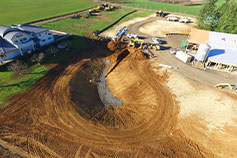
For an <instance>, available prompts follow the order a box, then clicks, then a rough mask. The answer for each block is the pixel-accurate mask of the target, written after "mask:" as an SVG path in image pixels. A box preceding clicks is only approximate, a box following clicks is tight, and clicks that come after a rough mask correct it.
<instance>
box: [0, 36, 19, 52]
mask: <svg viewBox="0 0 237 158" xmlns="http://www.w3.org/2000/svg"><path fill="white" fill-rule="evenodd" d="M0 48H1V51H3V52H2V53H8V52H11V51H14V50H18V49H17V48H16V47H14V46H13V45H11V44H10V43H8V42H7V41H5V40H4V39H3V38H2V37H0Z"/></svg>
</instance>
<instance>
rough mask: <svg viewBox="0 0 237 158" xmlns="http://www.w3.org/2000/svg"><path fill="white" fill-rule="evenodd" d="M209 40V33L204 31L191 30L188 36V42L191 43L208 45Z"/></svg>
mask: <svg viewBox="0 0 237 158" xmlns="http://www.w3.org/2000/svg"><path fill="white" fill-rule="evenodd" d="M208 40H209V31H206V30H199V29H196V28H192V29H191V32H190V34H189V39H188V41H189V42H192V43H198V44H201V43H208Z"/></svg>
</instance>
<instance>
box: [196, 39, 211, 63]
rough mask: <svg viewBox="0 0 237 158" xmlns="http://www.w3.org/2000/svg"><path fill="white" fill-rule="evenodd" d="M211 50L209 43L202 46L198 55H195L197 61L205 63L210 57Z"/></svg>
mask: <svg viewBox="0 0 237 158" xmlns="http://www.w3.org/2000/svg"><path fill="white" fill-rule="evenodd" d="M210 48H211V47H210V46H209V44H207V43H205V44H200V46H199V48H198V51H197V54H196V55H195V59H196V60H197V61H205V60H206V58H207V57H208V52H209V50H210Z"/></svg>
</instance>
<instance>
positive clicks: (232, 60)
mask: <svg viewBox="0 0 237 158" xmlns="http://www.w3.org/2000/svg"><path fill="white" fill-rule="evenodd" d="M209 44H210V46H211V50H210V51H209V55H208V59H209V60H210V61H214V62H219V63H223V64H227V65H235V66H237V35H236V34H230V33H221V32H212V31H210V32H209Z"/></svg>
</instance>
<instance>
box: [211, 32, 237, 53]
mask: <svg viewBox="0 0 237 158" xmlns="http://www.w3.org/2000/svg"><path fill="white" fill-rule="evenodd" d="M209 45H210V46H211V47H214V48H226V49H229V48H236V49H237V34H230V33H221V32H212V31H210V32H209Z"/></svg>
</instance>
